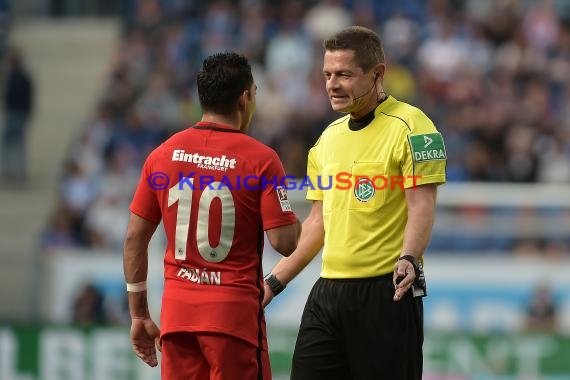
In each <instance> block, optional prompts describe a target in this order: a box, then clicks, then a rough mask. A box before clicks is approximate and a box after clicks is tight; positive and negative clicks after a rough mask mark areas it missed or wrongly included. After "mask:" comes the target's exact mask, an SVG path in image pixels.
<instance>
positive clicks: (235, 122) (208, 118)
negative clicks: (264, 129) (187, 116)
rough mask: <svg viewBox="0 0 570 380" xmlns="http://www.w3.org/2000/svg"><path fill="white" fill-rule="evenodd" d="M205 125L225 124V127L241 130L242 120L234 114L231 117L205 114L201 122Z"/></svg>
mask: <svg viewBox="0 0 570 380" xmlns="http://www.w3.org/2000/svg"><path fill="white" fill-rule="evenodd" d="M200 121H202V122H204V123H216V124H224V125H228V126H230V127H232V128H234V129H237V130H239V129H240V124H241V123H240V120H239V117H237V116H236V115H234V114H231V115H219V114H213V113H204V114H203V115H202V120H200Z"/></svg>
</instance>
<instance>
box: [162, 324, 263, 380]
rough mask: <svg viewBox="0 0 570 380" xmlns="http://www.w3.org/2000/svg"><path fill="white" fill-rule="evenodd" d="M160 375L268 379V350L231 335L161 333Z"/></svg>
mask: <svg viewBox="0 0 570 380" xmlns="http://www.w3.org/2000/svg"><path fill="white" fill-rule="evenodd" d="M161 375H162V376H161V378H162V379H168V380H188V379H192V380H236V379H240V380H271V367H270V365H269V354H268V352H267V351H266V350H260V349H258V348H257V347H255V346H253V345H251V344H250V343H248V342H246V341H244V340H241V339H238V338H235V337H233V336H231V335H225V334H217V333H209V332H199V333H190V332H178V333H169V334H166V335H164V336H163V337H162V363H161Z"/></svg>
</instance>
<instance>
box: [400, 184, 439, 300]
mask: <svg viewBox="0 0 570 380" xmlns="http://www.w3.org/2000/svg"><path fill="white" fill-rule="evenodd" d="M436 194H437V185H436V184H425V185H420V186H418V187H416V188H409V189H406V202H407V204H408V221H407V223H406V229H405V231H404V246H403V248H402V253H401V256H404V255H411V256H413V257H414V258H416V259H419V258H420V257H421V256H422V254H423V253H424V251H425V250H426V248H427V246H428V243H429V240H430V236H431V231H432V227H433V223H434V219H435V204H436V202H435V201H436ZM398 277H400V278H402V277H403V280H402V281H400V283H399V284H398V285H397V287H396V293H395V294H394V300H396V301H398V300H400V299H401V298H402V296H403V295H404V294H405V293H406V292H407V291H408V289H409V288H410V286H411V285H412V283H413V282H414V280H415V278H416V276H415V271H414V266H413V264H412V263H411V262H409V261H407V260H398V262H397V263H396V268H395V270H394V281H396V279H397V278H398Z"/></svg>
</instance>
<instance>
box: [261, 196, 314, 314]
mask: <svg viewBox="0 0 570 380" xmlns="http://www.w3.org/2000/svg"><path fill="white" fill-rule="evenodd" d="M324 238H325V229H324V225H323V202H322V201H313V206H312V208H311V212H310V213H309V216H308V217H307V219H305V221H304V222H303V225H302V231H301V236H300V237H299V243H298V244H297V248H296V249H295V250H294V251H293V253H292V254H291V255H290V256H289V257H284V258H282V259H281V260H280V261H279V262H278V263H277V264H276V265H275V267H273V269H272V270H271V274H272V275H273V276H275V278H276V279H277V280H278V281H279V283H280V284H281V285H282V286H283V287H284V286H286V285H287V284H288V283H289V282H290V281H291V280H293V278H295V277H296V276H297V275H298V274H299V273H300V272H301V271H302V270H303V268H305V267H306V266H307V264H309V263H310V262H311V260H313V258H314V257H315V256H316V255H317V253H319V251H320V250H321V248H322V247H323V242H324ZM274 296H275V294H274V292H273V291H272V290H271V288H270V287H269V286H268V284H267V283H265V296H264V298H263V305H264V306H266V305H267V304H268V303H269V302H271V299H272V298H273V297H274Z"/></svg>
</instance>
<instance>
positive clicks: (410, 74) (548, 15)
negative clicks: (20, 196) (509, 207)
mask: <svg viewBox="0 0 570 380" xmlns="http://www.w3.org/2000/svg"><path fill="white" fill-rule="evenodd" d="M122 17H123V28H122V32H121V36H120V38H118V42H117V46H116V48H115V49H114V54H113V56H112V57H110V62H109V68H108V71H107V75H106V78H105V80H106V84H105V90H104V92H103V93H102V94H101V97H100V99H99V101H98V105H97V107H96V109H95V110H94V112H93V116H92V117H91V118H89V120H87V121H86V123H85V125H84V126H83V127H82V128H81V130H80V133H79V135H78V137H77V139H76V141H74V142H73V144H71V146H70V151H69V154H68V157H67V161H66V163H65V168H64V170H63V177H62V180H61V189H60V201H59V204H58V206H57V207H56V208H55V209H54V212H53V217H52V219H51V220H50V221H49V223H48V227H47V228H46V230H45V232H44V234H43V236H42V246H43V248H44V249H45V250H47V251H50V250H57V249H60V248H62V247H94V248H105V249H111V250H116V251H117V252H120V250H121V247H122V243H123V238H124V231H125V227H126V224H127V218H128V211H127V209H128V204H129V203H130V201H131V198H132V195H133V191H134V188H135V186H136V183H137V181H138V178H139V173H140V168H141V165H142V163H143V162H144V160H145V158H146V156H147V155H148V153H149V152H150V151H151V150H152V149H153V148H154V147H156V146H157V145H158V144H160V143H161V142H162V141H164V140H165V139H166V138H168V136H170V135H172V134H173V133H176V132H178V131H180V130H182V129H184V128H186V127H188V126H190V125H192V124H193V123H194V122H196V121H198V120H199V118H200V109H199V104H198V101H197V96H196V88H195V75H196V73H197V70H199V67H200V65H201V63H202V60H203V59H204V58H205V57H206V56H207V55H209V54H210V53H213V52H217V51H225V50H235V51H238V52H241V53H243V54H245V55H246V56H247V57H248V58H249V59H250V61H251V62H252V65H253V69H254V76H255V78H256V81H257V85H258V87H259V90H258V97H257V102H258V103H257V111H256V114H255V116H254V119H253V123H252V126H251V134H252V135H253V136H254V137H256V138H258V139H259V140H261V141H262V142H264V143H266V144H268V145H270V146H271V147H273V148H274V149H275V150H276V151H277V152H278V153H279V155H280V157H281V159H282V160H283V162H284V165H285V169H286V172H287V173H288V174H290V175H296V176H303V175H305V169H306V166H305V165H306V154H307V151H308V149H309V148H310V147H311V146H312V145H313V144H314V142H315V140H316V138H317V136H318V135H319V134H320V133H321V131H322V130H323V129H324V128H325V127H326V126H327V124H328V123H329V122H330V121H332V120H334V119H335V118H336V117H338V114H335V113H334V112H332V111H331V109H330V105H329V102H328V99H327V96H326V93H325V90H324V79H323V76H322V54H323V51H322V48H321V42H322V40H323V39H324V38H325V37H326V36H328V35H330V34H331V33H332V32H334V31H336V30H338V29H340V28H342V27H345V26H348V25H353V24H358V25H363V26H367V27H369V28H372V29H374V30H376V31H378V32H380V34H381V36H382V37H383V40H384V45H385V50H386V56H387V60H388V61H387V64H388V70H387V74H386V77H385V88H386V90H387V93H389V94H391V95H393V96H395V97H396V98H398V99H399V100H403V101H406V102H409V103H411V104H412V105H416V106H418V107H420V108H421V109H422V110H424V111H425V112H426V114H427V115H428V116H429V117H431V118H432V120H434V122H435V124H436V125H437V126H438V128H439V130H440V131H441V132H442V133H443V135H444V138H445V141H446V147H447V151H448V170H447V175H448V180H449V181H493V182H517V183H520V182H559V183H570V0H536V1H525V0H463V1H461V0H425V1H424V0H400V1H373V0H362V1H359V0H323V1H298V0H280V1H269V0H267V1H262V0H239V1H238V0H234V1H230V0H212V1H185V0H124V1H123V13H122ZM566 218H567V219H568V218H569V217H568V215H566ZM440 243H441V244H440ZM434 244H436V245H437V244H440V245H444V246H445V240H441V241H439V242H438V241H437V239H436V241H435V243H434ZM509 244H510V243H509ZM443 248H445V247H443ZM447 248H449V246H447ZM452 248H457V247H455V246H454V247H452ZM507 248H513V247H512V246H511V247H507Z"/></svg>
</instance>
